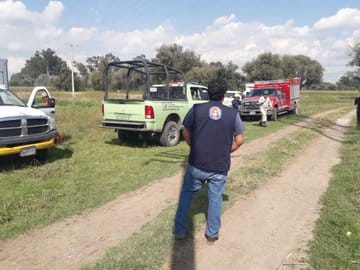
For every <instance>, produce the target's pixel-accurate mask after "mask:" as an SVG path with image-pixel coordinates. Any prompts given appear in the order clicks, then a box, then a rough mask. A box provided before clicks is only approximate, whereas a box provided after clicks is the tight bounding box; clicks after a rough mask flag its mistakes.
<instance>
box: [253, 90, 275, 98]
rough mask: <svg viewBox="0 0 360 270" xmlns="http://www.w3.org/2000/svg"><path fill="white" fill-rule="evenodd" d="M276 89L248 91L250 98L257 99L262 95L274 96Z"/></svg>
mask: <svg viewBox="0 0 360 270" xmlns="http://www.w3.org/2000/svg"><path fill="white" fill-rule="evenodd" d="M275 93H276V89H253V90H251V91H250V95H249V96H250V97H258V96H262V95H268V96H274V95H275Z"/></svg>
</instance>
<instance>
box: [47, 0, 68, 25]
mask: <svg viewBox="0 0 360 270" xmlns="http://www.w3.org/2000/svg"><path fill="white" fill-rule="evenodd" d="M63 10H64V5H63V4H62V3H61V2H60V1H50V2H49V4H48V5H47V6H46V8H45V9H44V11H43V12H42V14H43V16H44V17H45V18H46V19H47V20H48V21H57V20H58V19H59V18H60V17H61V15H62V12H63Z"/></svg>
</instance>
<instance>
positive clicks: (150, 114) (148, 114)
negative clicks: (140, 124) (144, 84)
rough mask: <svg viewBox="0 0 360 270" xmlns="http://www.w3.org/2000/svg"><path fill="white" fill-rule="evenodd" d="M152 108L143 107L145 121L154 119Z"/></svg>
mask: <svg viewBox="0 0 360 270" xmlns="http://www.w3.org/2000/svg"><path fill="white" fill-rule="evenodd" d="M154 118H155V114H154V108H153V107H152V106H149V105H145V119H154Z"/></svg>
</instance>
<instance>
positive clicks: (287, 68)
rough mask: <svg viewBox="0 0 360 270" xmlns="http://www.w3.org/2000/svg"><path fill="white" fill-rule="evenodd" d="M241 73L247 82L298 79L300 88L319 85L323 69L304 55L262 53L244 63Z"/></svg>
mask: <svg viewBox="0 0 360 270" xmlns="http://www.w3.org/2000/svg"><path fill="white" fill-rule="evenodd" d="M242 70H243V72H244V73H245V74H246V76H247V80H248V81H257V80H276V79H282V78H294V77H300V78H301V80H302V83H303V85H302V86H308V87H310V86H314V85H320V84H321V82H322V77H323V72H324V68H323V67H322V66H321V64H320V63H319V62H318V61H316V60H313V59H311V58H310V57H308V56H305V55H284V56H280V55H278V54H272V53H263V54H261V55H259V56H258V57H257V58H256V59H255V60H253V61H251V62H248V63H246V64H245V65H244V66H243V68H242Z"/></svg>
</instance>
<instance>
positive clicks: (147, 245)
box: [85, 130, 316, 269]
mask: <svg viewBox="0 0 360 270" xmlns="http://www.w3.org/2000/svg"><path fill="white" fill-rule="evenodd" d="M315 137H316V133H315V132H313V131H312V130H305V131H298V132H295V133H293V134H292V135H290V136H289V137H288V138H287V139H285V140H283V139H281V140H280V141H279V142H278V143H277V144H276V146H275V145H274V146H273V147H271V148H269V149H267V150H266V151H264V153H263V155H261V157H259V156H260V155H254V156H252V157H249V159H247V160H246V161H244V165H243V166H242V167H241V168H240V169H238V170H236V171H233V172H232V173H231V175H230V176H229V179H228V183H227V186H226V190H225V193H224V206H223V208H224V211H226V209H228V208H229V207H231V206H232V205H233V204H234V202H235V201H236V199H237V198H239V197H240V196H243V195H245V194H247V193H248V192H249V191H251V190H253V189H255V188H256V187H257V186H258V185H259V184H260V183H261V182H263V181H265V180H266V179H269V178H270V177H273V176H276V175H277V174H278V173H279V172H281V170H282V169H283V168H285V167H286V165H287V162H288V161H289V160H290V159H291V158H292V157H294V156H295V155H296V153H298V152H299V151H301V150H302V149H303V148H304V147H306V145H307V144H308V143H310V142H311V141H312V140H313V139H314V138H315ZM274 156H277V157H279V159H277V162H276V163H275V164H274V163H270V162H268V161H269V159H272V157H274ZM175 207H176V205H172V206H169V207H168V208H166V209H164V210H163V211H162V213H161V214H160V215H159V216H158V217H157V218H155V219H154V220H153V221H151V222H149V223H148V224H145V225H144V226H143V227H142V228H141V230H140V231H139V232H138V233H135V234H134V235H133V236H132V237H130V238H128V239H127V240H125V241H124V242H122V243H120V245H119V246H118V247H115V248H112V249H111V250H109V251H108V252H107V254H106V255H105V257H104V258H103V259H102V260H100V261H98V262H97V263H96V264H95V265H88V266H86V267H85V269H161V266H162V265H163V263H164V261H165V260H166V259H167V258H168V257H169V256H170V255H171V252H172V250H173V251H174V252H175V251H179V250H181V252H182V253H183V252H186V253H187V254H188V255H189V256H190V257H191V253H193V251H192V250H190V251H189V250H184V248H185V249H188V248H189V245H185V244H186V243H189V242H191V241H192V237H191V235H192V233H193V231H194V230H202V229H203V224H204V222H205V215H204V213H205V212H206V208H207V193H206V187H203V189H202V190H201V191H200V192H198V193H197V194H196V196H195V198H194V201H193V204H192V208H191V212H190V214H189V220H188V222H189V225H190V228H189V231H190V233H189V234H190V235H189V236H188V240H187V242H185V244H184V243H179V242H176V241H174V239H173V237H172V235H171V233H170V228H171V226H172V221H173V215H174V213H175ZM164 232H165V233H164ZM190 246H191V245H190Z"/></svg>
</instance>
